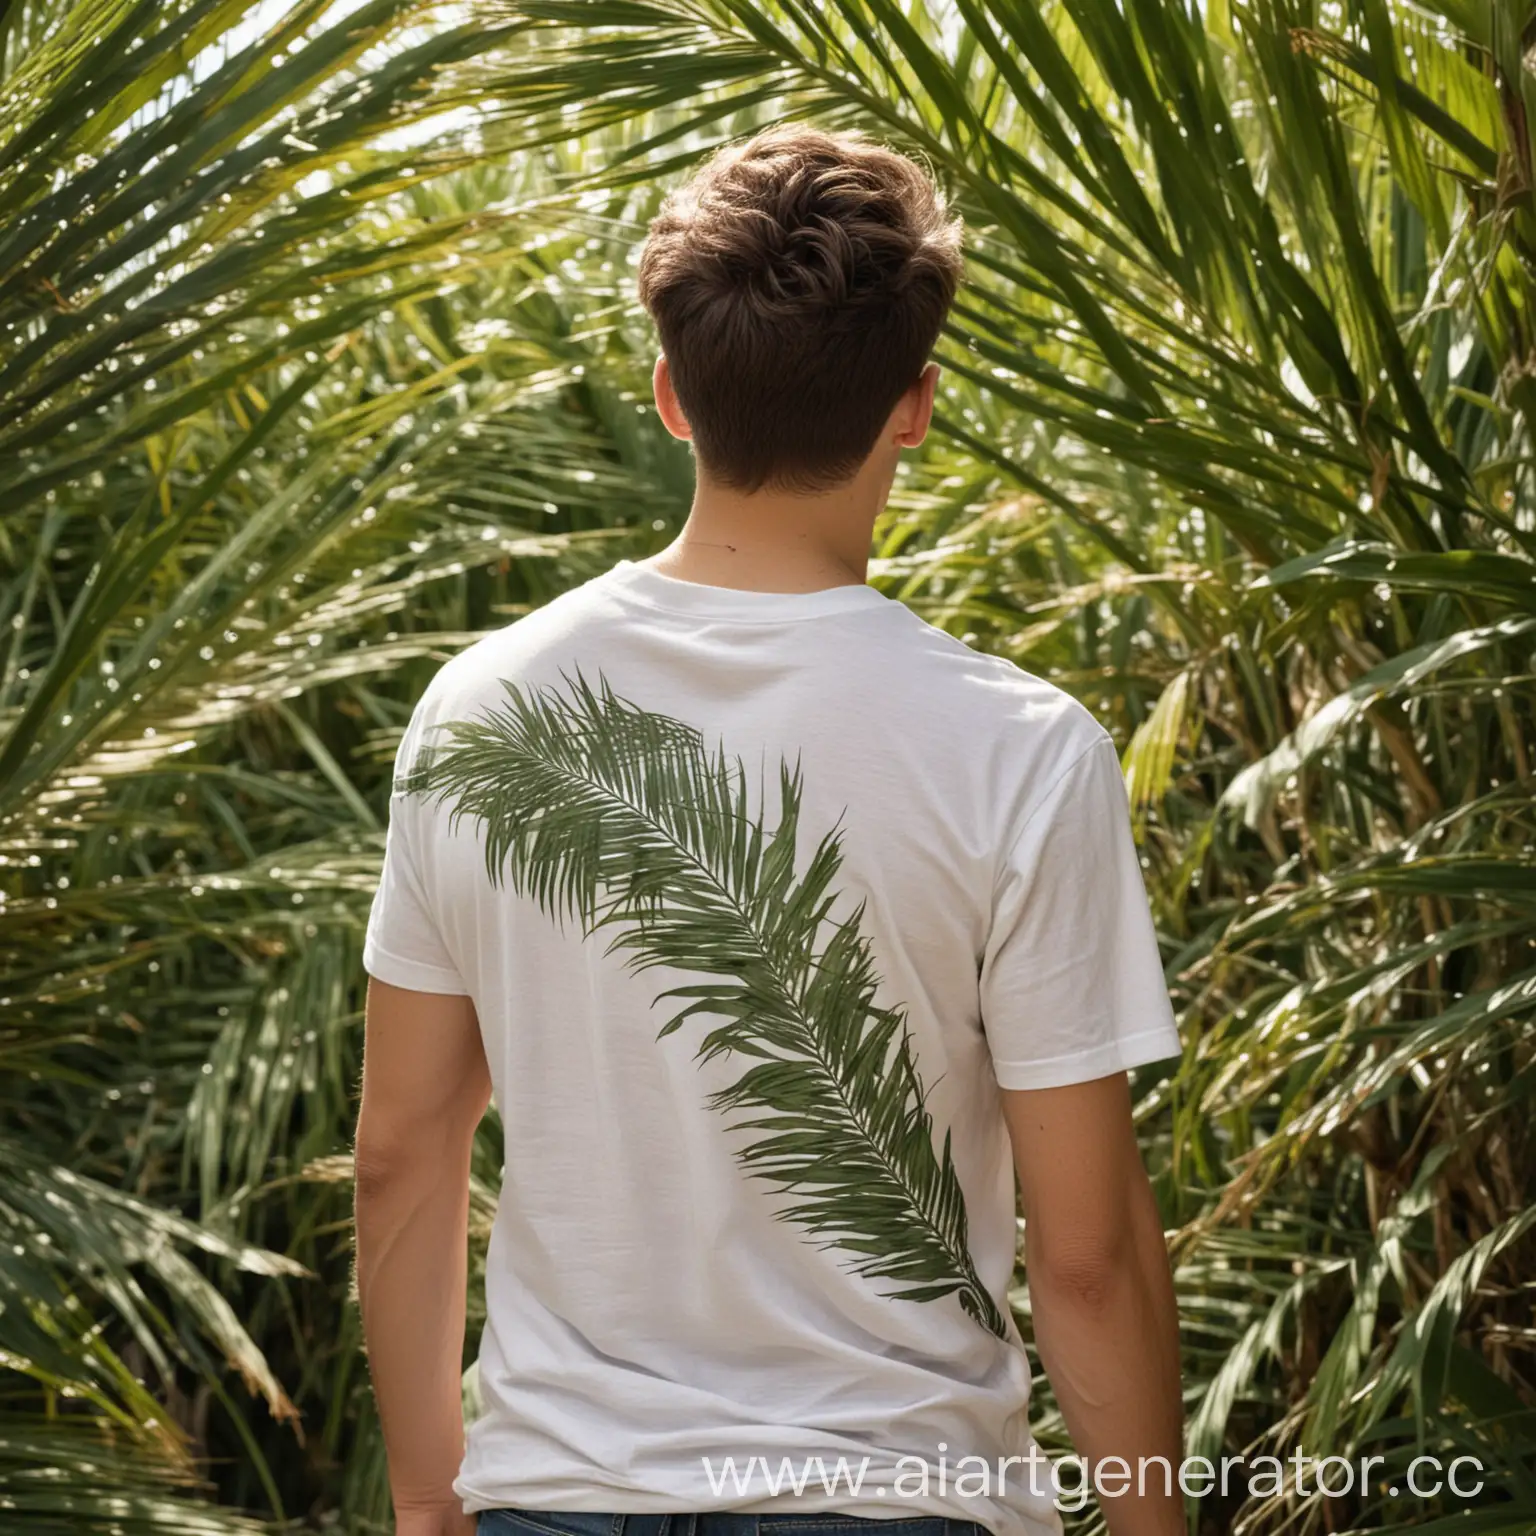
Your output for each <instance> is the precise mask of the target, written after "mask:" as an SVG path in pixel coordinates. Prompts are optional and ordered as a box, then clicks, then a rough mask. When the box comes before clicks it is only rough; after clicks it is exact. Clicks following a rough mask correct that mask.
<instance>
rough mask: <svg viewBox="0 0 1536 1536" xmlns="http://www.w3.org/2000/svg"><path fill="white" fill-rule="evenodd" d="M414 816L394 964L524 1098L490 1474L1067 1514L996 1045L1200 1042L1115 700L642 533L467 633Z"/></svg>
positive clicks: (443, 692) (834, 590)
mask: <svg viewBox="0 0 1536 1536" xmlns="http://www.w3.org/2000/svg"><path fill="white" fill-rule="evenodd" d="M390 838H391V845H390V853H389V858H388V860H387V863H386V874H385V881H384V884H383V886H382V887H381V891H380V896H379V900H378V903H377V905H376V907H375V912H374V919H373V923H372V925H371V927H370V934H369V942H368V952H367V965H368V969H369V971H370V973H371V974H372V975H374V976H376V977H379V978H380V979H382V980H383V981H386V982H389V983H392V984H394V985H396V986H399V987H404V988H411V989H415V990H418V991H423V992H436V993H454V992H458V993H465V994H468V995H469V996H470V997H471V998H472V999H473V1002H474V1006H475V1009H476V1012H477V1014H478V1017H479V1021H480V1027H481V1030H482V1033H483V1037H484V1042H485V1051H486V1057H487V1060H488V1063H489V1066H490V1071H491V1077H492V1080H493V1082H494V1085H495V1094H496V1101H497V1104H498V1106H499V1108H500V1111H501V1116H502V1121H503V1126H504V1130H505V1135H506V1148H507V1151H506V1169H505V1175H504V1185H503V1192H502V1197H501V1203H500V1208H499V1211H498V1215H497V1221H496V1228H495V1232H494V1235H493V1238H492V1244H491V1251H490V1255H489V1260H488V1268H487V1302H488V1323H487V1328H486V1333H485V1337H484V1341H483V1344H482V1352H481V1360H480V1393H481V1397H482V1401H483V1406H484V1413H483V1416H482V1417H481V1418H480V1420H479V1421H478V1422H477V1423H476V1424H475V1425H474V1426H473V1427H472V1429H471V1432H470V1437H469V1446H468V1454H467V1457H466V1461H465V1465H464V1470H463V1473H462V1476H461V1478H460V1482H459V1484H458V1490H459V1492H460V1493H461V1494H462V1495H463V1496H464V1498H465V1500H466V1503H467V1505H468V1507H469V1508H471V1509H476V1508H492V1507H497V1506H518V1507H522V1508H541V1509H551V1510H558V1509H567V1510H589V1511H600V1510H604V1509H616V1508H623V1509H627V1510H636V1511H641V1510H649V1511H657V1512H664V1511H676V1512H684V1511H689V1510H696V1509H699V1508H701V1507H713V1508H738V1509H752V1508H757V1507H761V1508H767V1507H770V1505H771V1502H772V1500H773V1496H774V1494H775V1492H776V1491H777V1492H780V1493H785V1492H788V1491H789V1490H790V1489H792V1488H796V1487H800V1488H802V1491H801V1492H800V1493H799V1495H798V1497H797V1498H796V1501H795V1502H796V1504H797V1505H798V1506H799V1507H801V1508H805V1509H811V1510H814V1509H828V1510H844V1511H850V1512H851V1511H853V1510H855V1509H857V1510H859V1511H860V1512H863V1513H870V1512H872V1511H873V1512H881V1511H880V1510H878V1509H875V1507H874V1506H872V1504H871V1500H872V1499H873V1500H878V1499H883V1500H884V1501H885V1502H886V1505H888V1506H890V1513H891V1514H892V1515H896V1514H903V1515H909V1514H910V1515H917V1514H939V1513H948V1514H951V1515H953V1514H956V1513H957V1512H960V1513H965V1514H966V1517H967V1518H972V1519H975V1520H978V1521H980V1522H981V1523H982V1524H983V1525H986V1526H988V1527H990V1528H991V1529H992V1530H994V1531H997V1532H999V1533H1008V1532H1022V1531H1043V1530H1052V1529H1055V1528H1056V1524H1055V1516H1054V1514H1053V1512H1052V1511H1051V1508H1050V1492H1049V1484H1048V1483H1046V1484H1045V1485H1043V1486H1044V1494H1043V1497H1041V1496H1032V1495H1031V1493H1030V1479H1029V1476H1028V1473H1027V1471H1026V1470H1025V1469H1022V1468H1020V1467H1018V1466H1017V1465H1014V1466H1013V1467H1012V1468H1011V1469H1005V1472H1004V1479H1005V1487H1004V1488H1003V1489H1002V1490H1000V1489H999V1466H998V1464H999V1460H1000V1458H1006V1457H1025V1456H1028V1454H1029V1451H1030V1445H1031V1442H1030V1438H1029V1431H1028V1426H1027V1420H1026V1414H1025V1409H1026V1403H1027V1394H1028V1367H1027V1364H1026V1362H1025V1357H1024V1354H1023V1350H1022V1347H1021V1344H1020V1341H1019V1339H1018V1335H1017V1332H1016V1330H1015V1328H1014V1326H1013V1323H1012V1321H1011V1318H1010V1316H1009V1314H1008V1310H1007V1299H1006V1298H1007V1288H1008V1283H1009V1279H1010V1276H1011V1274H1012V1269H1013V1264H1014V1258H1015V1248H1016V1224H1015V1217H1014V1186H1013V1171H1012V1166H1011V1163H1010V1154H1009V1142H1008V1137H1007V1132H1006V1128H1005V1125H1004V1121H1003V1117H1002V1113H1001V1110H1000V1107H999V1095H998V1086H999V1084H1001V1086H1003V1087H1005V1088H1049V1087H1055V1086H1058V1085H1060V1084H1064V1083H1075V1082H1080V1081H1083V1080H1086V1079H1089V1078H1095V1077H1100V1076H1104V1075H1106V1074H1109V1073H1114V1072H1120V1071H1123V1070H1124V1069H1125V1068H1127V1067H1130V1066H1134V1065H1137V1064H1139V1063H1141V1062H1145V1061H1149V1060H1155V1059H1159V1058H1161V1057H1165V1056H1168V1055H1170V1054H1172V1053H1174V1052H1176V1051H1177V1049H1178V1043H1177V1037H1176V1035H1175V1033H1174V1031H1173V1025H1172V1019H1171V1015H1170V1012H1169V1009H1168V1004H1167V998H1166V992H1165V989H1164V988H1163V985H1162V975H1161V967H1160V964H1159V960H1158V955H1157V948H1156V944H1155V941H1154V939H1153V936H1152V930H1151V924H1150V920H1149V918H1148V915H1147V910H1146V904H1145V897H1144V894H1143V891H1142V887H1141V881H1140V874H1139V869H1138V865H1137V860H1136V855H1135V850H1134V847H1133V845H1132V842H1131V839H1130V832H1129V826H1128V821H1127V816H1126V806H1125V792H1124V788H1123V785H1122V782H1121V780H1120V776H1119V765H1118V760H1117V758H1116V756H1115V752H1114V749H1113V746H1112V744H1111V743H1110V740H1109V738H1108V736H1107V735H1106V733H1105V732H1104V731H1103V730H1102V729H1101V728H1100V727H1099V726H1098V724H1097V723H1096V722H1095V721H1094V720H1093V719H1092V718H1091V716H1090V715H1089V714H1088V713H1087V712H1086V711H1085V710H1084V709H1083V708H1082V707H1081V706H1080V705H1078V704H1076V703H1075V702H1074V701H1072V700H1071V699H1070V698H1069V697H1068V696H1067V695H1066V694H1064V693H1063V692H1061V691H1060V690H1059V689H1057V688H1055V687H1053V686H1052V685H1050V684H1048V683H1045V682H1042V681H1041V680H1039V679H1036V678H1033V677H1030V676H1029V675H1027V674H1025V673H1023V672H1021V671H1019V670H1018V669H1017V668H1015V667H1013V666H1011V665H1009V664H1008V663H1006V662H1002V661H999V660H997V659H995V658H989V657H985V656H981V655H978V654H977V653H975V652H973V651H971V650H970V649H969V648H967V647H966V646H964V645H962V644H960V643H959V642H958V641H955V640H954V639H952V638H951V637H949V636H946V635H944V634H942V633H941V632H939V631H937V630H934V629H932V628H931V627H930V626H928V625H926V624H924V623H922V622H921V621H920V620H919V619H917V618H916V617H915V616H914V615H913V614H912V613H911V612H910V611H909V610H907V609H905V608H904V607H902V606H901V605H900V604H897V603H894V602H892V601H889V600H888V599H886V598H884V597H882V596H881V595H880V594H879V593H877V592H875V591H874V590H873V589H871V588H869V587H866V586H855V585H842V586H833V587H827V588H824V589H822V590H818V591H813V592H804V593H772V592H758V591H741V590H734V589H728V588H722V587H714V586H705V585H700V584H697V583H694V582H688V581H679V580H675V579H672V578H670V577H668V576H665V575H663V574H660V573H658V572H657V571H656V570H654V569H652V568H650V567H648V566H644V565H633V564H630V563H628V562H626V563H624V564H623V565H621V566H619V567H618V568H617V569H616V570H615V571H613V572H610V573H609V574H608V575H606V576H604V577H602V578H600V579H598V580H597V581H595V582H592V583H589V584H588V585H587V586H585V587H583V588H581V589H579V590H577V591H575V592H573V593H569V594H567V595H566V596H564V597H562V598H560V599H558V600H557V601H555V602H554V603H552V604H550V605H549V606H548V607H547V608H545V609H543V610H540V611H538V612H536V613H534V614H532V615H530V616H529V617H527V618H525V619H523V620H522V621H520V622H519V623H517V624H514V625H512V626H510V627H509V628H508V629H506V630H503V631H501V632H499V633H497V634H495V635H492V636H489V637H488V638H487V639H485V640H483V641H482V642H480V643H479V644H478V645H476V646H475V647H473V648H472V649H471V650H470V651H468V652H467V653H465V654H464V655H463V656H461V657H459V658H457V659H456V660H455V661H453V662H451V663H450V664H449V665H448V666H447V667H445V668H444V669H443V671H442V672H441V673H440V675H439V677H438V678H437V680H436V681H435V682H434V683H433V685H432V687H431V688H430V690H429V691H428V693H427V695H426V697H425V698H424V699H423V701H422V704H421V706H420V708H419V709H418V710H417V713H416V716H415V718H414V719H413V721H412V725H411V728H410V730H409V732H408V734H407V736H406V739H405V741H404V742H403V744H402V747H401V753H400V758H399V763H398V767H397V792H396V795H395V798H394V802H393V805H392V810H391V831H390ZM967 1457H979V1458H981V1459H982V1463H980V1464H978V1463H970V1464H966V1463H964V1458H967ZM753 1458H757V1460H753ZM818 1458H819V1461H818ZM840 1458H841V1459H842V1461H843V1464H844V1466H845V1468H846V1469H847V1470H846V1472H845V1473H844V1474H843V1475H842V1476H841V1477H840V1478H838V1479H837V1481H836V1483H835V1484H834V1482H833V1480H834V1478H835V1477H836V1475H837V1468H838V1463H839V1459H840ZM902 1458H909V1459H908V1460H905V1461H903V1460H902ZM941 1462H942V1463H943V1477H944V1484H945V1486H943V1487H942V1488H941V1486H940V1478H941V1471H940V1467H941ZM983 1464H984V1466H985V1468H986V1473H985V1481H984V1482H983V1481H982V1480H981V1479H982V1473H981V1470H980V1466H981V1465H983ZM919 1466H922V1467H926V1468H927V1475H926V1477H922V1476H920V1475H919V1474H918V1470H917V1469H918V1467H919ZM957 1474H959V1476H960V1478H961V1479H962V1481H961V1482H960V1483H959V1484H958V1485H955V1484H954V1479H955V1478H956V1475H957ZM967 1474H969V1476H968V1478H967ZM850 1478H851V1479H852V1480H854V1481H855V1482H858V1483H860V1484H861V1487H860V1488H859V1489H858V1490H857V1491H854V1490H853V1489H850V1487H849V1481H850ZM828 1485H831V1486H828ZM956 1486H958V1487H959V1489H960V1491H961V1493H962V1495H963V1497H962V1499H961V1502H960V1503H959V1504H957V1502H956V1494H955V1487H956ZM1036 1487H1037V1488H1040V1487H1042V1485H1041V1484H1040V1482H1039V1480H1038V1477H1037V1479H1036ZM983 1489H984V1490H985V1494H984V1495H983ZM882 1490H883V1491H882Z"/></svg>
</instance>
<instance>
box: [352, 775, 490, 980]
mask: <svg viewBox="0 0 1536 1536" xmlns="http://www.w3.org/2000/svg"><path fill="white" fill-rule="evenodd" d="M420 811H421V806H420V802H419V801H415V800H412V799H411V798H410V797H409V796H407V795H403V794H401V793H400V792H399V791H398V790H397V791H396V792H395V794H394V795H393V796H391V798H390V803H389V832H388V835H387V837H386V839H385V845H384V871H383V874H382V875H381V876H380V878H379V888H378V891H377V892H376V893H375V895H374V898H373V910H372V911H371V912H370V913H369V915H368V934H367V937H366V939H365V940H364V942H363V969H364V970H366V971H367V972H368V974H369V975H370V976H375V977H377V978H378V979H379V980H380V981H385V982H388V983H389V984H390V985H391V986H393V987H406V988H408V989H409V990H410V991H412V992H442V993H452V994H454V995H456V996H467V995H468V993H469V988H468V987H467V986H466V985H465V984H464V979H463V977H462V976H460V974H459V969H458V967H457V966H456V965H455V964H454V961H453V957H452V956H451V955H450V954H449V953H448V949H447V946H446V945H445V944H444V942H443V937H442V932H441V929H440V928H439V926H438V923H437V920H436V919H435V918H434V917H433V915H432V905H431V902H430V901H429V900H428V898H427V894H426V888H425V885H424V883H423V881H422V876H421V864H420V860H419V858H418V854H417V848H416V839H417V836H418V835H419V822H420Z"/></svg>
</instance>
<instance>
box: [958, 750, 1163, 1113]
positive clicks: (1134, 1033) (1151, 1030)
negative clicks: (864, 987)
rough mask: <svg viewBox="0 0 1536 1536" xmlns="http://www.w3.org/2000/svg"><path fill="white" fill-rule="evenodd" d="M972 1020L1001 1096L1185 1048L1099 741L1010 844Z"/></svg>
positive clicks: (1115, 771) (1116, 764)
mask: <svg viewBox="0 0 1536 1536" xmlns="http://www.w3.org/2000/svg"><path fill="white" fill-rule="evenodd" d="M981 1015H982V1025H983V1028H984V1029H985V1031H986V1036H987V1043H988V1046H989V1048H990V1050H991V1053H992V1061H993V1066H994V1069H995V1071H996V1074H997V1081H998V1083H999V1084H1000V1085H1001V1086H1002V1087H1004V1088H1060V1087H1064V1086H1065V1085H1067V1084H1069V1083H1081V1082H1088V1081H1090V1080H1091V1079H1093V1078H1096V1077H1107V1076H1109V1075H1110V1074H1112V1073H1115V1072H1124V1071H1127V1070H1129V1069H1130V1068H1131V1067H1137V1066H1142V1065H1144V1064H1145V1063H1147V1062H1152V1061H1162V1060H1164V1059H1165V1058H1167V1057H1170V1056H1177V1055H1178V1054H1179V1053H1180V1044H1179V1034H1178V1030H1177V1028H1176V1026H1175V1024H1174V1018H1173V1009H1172V1006H1171V1005H1170V1003H1169V1000H1168V988H1167V984H1166V982H1165V980H1164V977H1163V965H1162V959H1161V957H1160V955H1159V953H1158V947H1157V934H1156V931H1155V930H1154V928H1153V926H1152V914H1151V912H1150V910H1149V908H1148V906H1147V894H1146V887H1145V885H1144V884H1143V882H1142V878H1141V865H1140V861H1139V859H1138V856H1137V852H1136V844H1135V840H1134V839H1133V837H1132V835H1131V819H1130V802H1129V800H1128V798H1127V796H1126V791H1125V780H1124V778H1123V777H1122V776H1121V772H1120V760H1119V757H1118V756H1117V754H1116V752H1115V747H1114V743H1113V741H1111V740H1110V738H1109V737H1108V736H1107V735H1106V736H1103V737H1101V738H1100V739H1099V741H1097V742H1096V743H1095V744H1094V745H1093V746H1092V747H1090V748H1088V750H1087V751H1086V752H1084V753H1083V754H1082V755H1081V756H1080V757H1078V758H1077V759H1076V761H1074V762H1073V764H1072V765H1071V766H1070V767H1069V768H1068V769H1066V771H1065V772H1064V773H1062V775H1061V776H1060V778H1059V779H1058V780H1057V781H1056V783H1055V784H1054V785H1053V786H1052V787H1051V788H1050V790H1049V791H1048V792H1047V793H1046V795H1045V797H1044V799H1043V800H1041V801H1039V802H1037V803H1036V804H1035V806H1034V807H1033V808H1032V809H1031V810H1030V811H1029V813H1028V816H1027V820H1026V821H1025V823H1024V825H1023V827H1022V828H1021V829H1020V830H1019V831H1018V832H1017V833H1016V834H1015V835H1014V841H1013V844H1012V847H1011V849H1010V851H1009V853H1008V855H1007V858H1006V860H1005V862H1004V866H1003V868H1002V870H1001V871H1000V872H999V876H998V881H997V886H996V890H995V893H994V901H993V910H992V923H991V930H990V933H989V935H988V938H987V944H986V950H985V953H984V955H983V958H982V966H981Z"/></svg>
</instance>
